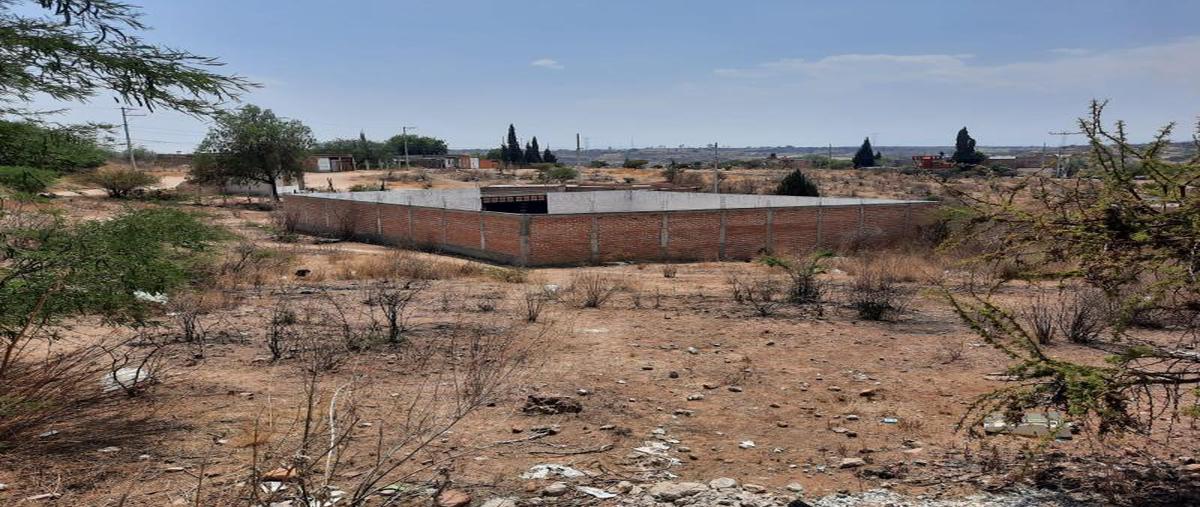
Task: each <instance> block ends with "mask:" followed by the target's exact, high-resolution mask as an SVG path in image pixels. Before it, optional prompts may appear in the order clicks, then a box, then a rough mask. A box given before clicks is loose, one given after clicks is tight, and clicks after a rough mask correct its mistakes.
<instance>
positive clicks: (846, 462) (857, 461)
mask: <svg viewBox="0 0 1200 507" xmlns="http://www.w3.org/2000/svg"><path fill="white" fill-rule="evenodd" d="M866 464H867V462H866V461H865V460H863V459H862V458H842V462H841V463H838V468H857V467H861V466H865V465H866Z"/></svg>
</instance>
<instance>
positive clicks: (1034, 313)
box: [1021, 293, 1061, 345]
mask: <svg viewBox="0 0 1200 507" xmlns="http://www.w3.org/2000/svg"><path fill="white" fill-rule="evenodd" d="M1060 311H1061V310H1060V309H1059V308H1057V307H1056V306H1055V305H1054V303H1053V302H1052V301H1050V300H1049V299H1047V298H1046V297H1045V295H1043V294H1041V293H1039V294H1038V295H1037V297H1035V298H1034V300H1033V301H1032V302H1030V303H1029V304H1028V305H1026V306H1025V308H1024V309H1023V310H1022V311H1021V316H1022V317H1023V318H1024V319H1025V325H1026V326H1027V327H1028V328H1029V330H1030V331H1031V332H1032V333H1033V338H1034V339H1036V340H1037V342H1038V344H1041V345H1049V344H1050V343H1051V342H1052V341H1054V328H1055V322H1056V321H1057V320H1058V319H1057V317H1058V315H1059V312H1060Z"/></svg>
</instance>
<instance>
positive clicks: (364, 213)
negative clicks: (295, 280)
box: [283, 189, 936, 266]
mask: <svg viewBox="0 0 1200 507" xmlns="http://www.w3.org/2000/svg"><path fill="white" fill-rule="evenodd" d="M531 198H535V199H544V200H545V204H546V206H545V208H546V209H547V211H546V212H542V213H531V214H521V213H505V212H495V211H485V210H484V208H485V207H486V205H485V204H483V202H484V201H485V200H487V196H486V194H481V193H480V191H479V190H478V189H467V190H413V191H395V190H393V191H381V192H353V193H350V192H343V193H322V194H292V195H286V196H284V197H283V209H284V213H285V216H286V220H288V221H290V222H291V223H292V224H294V225H295V228H296V230H297V231H299V232H304V233H309V234H317V235H326V236H335V237H342V238H355V239H359V240H363V241H368V242H375V243H382V244H389V245H398V246H407V247H413V248H426V249H433V250H440V251H446V252H451V253H456V254H461V255H466V256H470V257H477V258H481V259H486V260H491V261H496V262H501V263H506V264H515V265H522V266H546V265H572V264H588V263H598V262H610V261H708V260H745V259H750V258H753V257H755V256H757V255H759V254H762V253H764V252H773V253H782V254H787V253H791V254H804V253H807V252H810V251H812V250H815V249H818V248H830V249H835V248H840V247H843V246H845V245H846V244H847V242H849V241H854V240H857V239H862V238H871V239H881V240H892V241H897V240H900V241H902V240H904V239H907V238H911V237H912V236H914V235H915V233H916V232H917V227H918V225H919V224H920V222H921V220H922V219H923V217H926V216H928V215H929V213H930V212H931V211H932V210H933V209H934V207H935V206H936V203H934V202H930V201H898V200H886V199H851V198H816V197H790V196H759V195H742V194H721V195H718V194H695V193H686V192H652V191H640V190H635V191H624V190H615V191H600V192H570V193H567V192H549V193H546V194H544V196H542V195H539V196H531ZM507 199H512V196H508V197H507Z"/></svg>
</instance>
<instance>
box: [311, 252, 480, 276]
mask: <svg viewBox="0 0 1200 507" xmlns="http://www.w3.org/2000/svg"><path fill="white" fill-rule="evenodd" d="M310 266H311V267H310ZM296 267H297V268H299V269H309V270H310V272H309V273H308V274H307V275H306V276H305V279H306V280H310V281H313V282H323V281H344V280H376V279H381V278H403V279H409V280H448V279H453V278H463V277H474V276H481V275H483V274H485V271H486V270H485V268H484V267H483V266H482V265H480V264H478V263H475V262H468V261H456V260H442V259H434V258H431V257H428V256H424V255H421V254H418V253H416V252H407V251H403V250H397V251H389V252H386V253H381V254H379V253H360V252H342V251H337V252H333V253H330V254H324V255H305V256H303V257H302V259H301V261H300V262H298V263H297V264H296Z"/></svg>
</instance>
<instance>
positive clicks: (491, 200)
mask: <svg viewBox="0 0 1200 507" xmlns="http://www.w3.org/2000/svg"><path fill="white" fill-rule="evenodd" d="M482 205H483V210H484V211H496V212H499V213H527V214H543V215H544V214H546V213H548V209H547V208H546V196H545V194H541V195H496V196H487V197H483V198H482Z"/></svg>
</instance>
